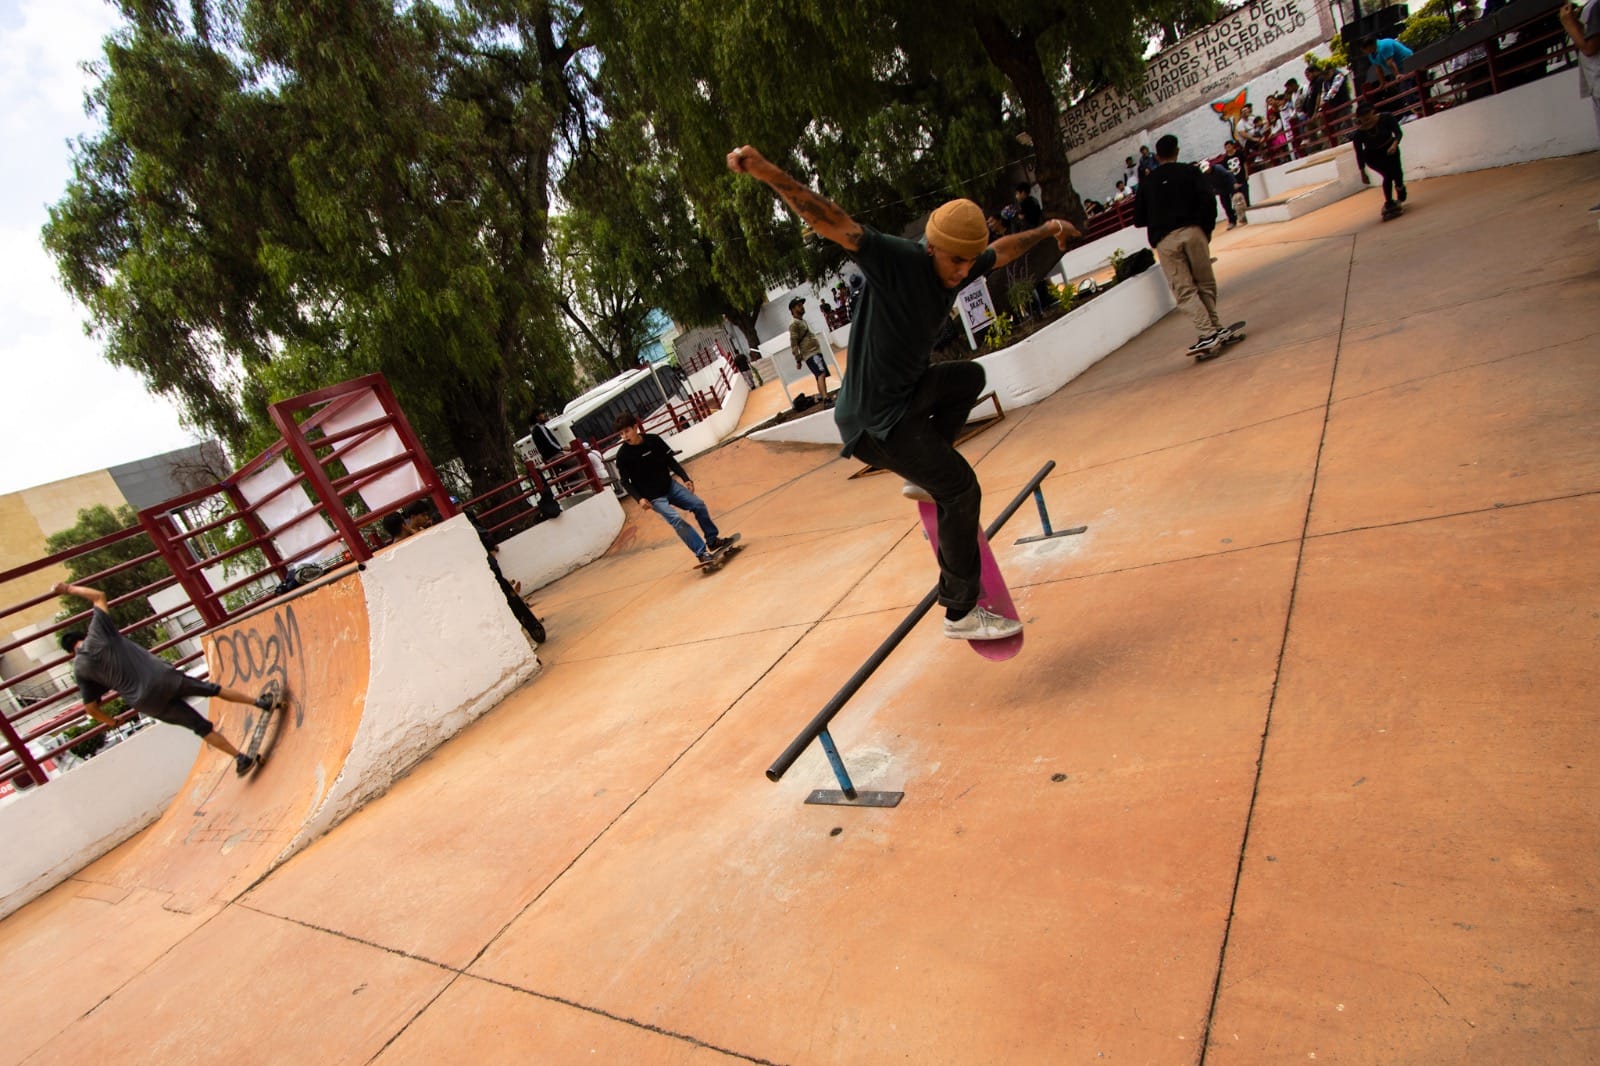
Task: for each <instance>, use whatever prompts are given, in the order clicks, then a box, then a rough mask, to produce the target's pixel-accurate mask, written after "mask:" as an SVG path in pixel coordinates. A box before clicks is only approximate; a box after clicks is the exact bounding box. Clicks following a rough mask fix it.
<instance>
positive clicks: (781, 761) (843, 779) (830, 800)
mask: <svg viewBox="0 0 1600 1066" xmlns="http://www.w3.org/2000/svg"><path fill="white" fill-rule="evenodd" d="M1055 466H1056V463H1055V460H1054V459H1052V460H1050V461H1049V462H1047V463H1045V464H1044V466H1042V467H1040V468H1039V472H1038V473H1037V474H1034V475H1033V477H1032V478H1031V479H1030V480H1029V481H1028V484H1027V485H1026V486H1024V487H1023V489H1022V491H1021V492H1018V493H1017V495H1016V496H1015V497H1013V498H1012V500H1011V502H1010V503H1008V504H1006V506H1005V510H1003V511H1001V512H1000V513H999V514H998V515H996V516H995V520H994V521H993V522H990V523H989V527H988V528H987V529H985V530H984V531H983V535H984V536H985V537H988V538H989V539H990V540H993V539H994V538H995V535H996V534H998V533H999V532H1000V529H1001V527H1003V526H1004V525H1005V524H1006V523H1007V522H1008V521H1010V520H1011V516H1012V515H1014V514H1016V513H1017V509H1018V508H1019V507H1021V506H1022V501H1023V500H1026V499H1027V498H1028V494H1029V493H1033V494H1034V496H1035V498H1036V499H1037V500H1038V503H1039V516H1040V519H1041V520H1042V521H1043V522H1044V528H1045V533H1046V535H1051V534H1050V517H1049V515H1048V514H1047V513H1046V512H1045V509H1044V496H1043V494H1041V493H1040V492H1039V486H1040V485H1041V484H1043V483H1044V479H1045V478H1046V477H1048V476H1049V475H1050V471H1052V470H1054V469H1055ZM1087 528H1088V527H1087V526H1084V527H1081V528H1079V529H1069V530H1063V531H1062V532H1060V533H1057V534H1054V535H1055V536H1066V535H1067V534H1069V533H1082V532H1083V530H1084V529H1087ZM1034 539H1039V538H1034ZM938 599H939V586H938V585H935V586H934V587H933V588H931V589H929V590H928V593H927V595H925V596H923V597H922V602H920V603H918V604H917V605H916V606H915V607H913V608H911V613H910V614H908V615H906V616H905V618H903V619H902V620H901V621H900V624H899V625H897V626H895V627H894V630H893V632H891V633H890V634H889V635H888V636H887V637H884V638H883V641H882V643H880V644H879V645H878V647H877V648H876V649H875V650H874V651H873V653H872V654H871V655H869V656H867V661H866V662H864V663H862V664H861V666H860V668H859V669H857V670H856V672H855V673H854V674H852V675H851V676H850V679H849V680H848V681H846V682H845V683H844V685H843V686H842V687H841V688H840V689H839V691H838V692H835V693H834V694H833V698H832V699H830V700H829V701H828V702H827V703H826V704H824V705H823V708H822V710H820V711H818V712H817V714H816V716H815V717H814V718H812V719H811V721H810V722H809V723H807V725H806V727H805V728H804V729H802V730H801V731H800V735H799V736H797V737H795V738H794V740H792V741H790V742H789V746H788V747H787V748H785V749H784V751H783V754H782V755H779V756H778V758H777V759H776V761H774V762H773V764H772V765H771V766H769V767H767V780H768V781H781V780H782V779H783V775H784V774H786V773H788V771H789V767H791V766H793V765H794V761H795V760H796V759H798V758H799V757H800V753H801V752H803V751H805V749H806V748H807V746H809V745H810V743H811V742H812V741H813V740H815V741H817V742H818V743H820V744H821V745H822V750H823V752H824V753H825V754H826V755H827V756H828V764H829V765H830V766H832V767H833V776H834V777H836V778H837V779H838V781H839V786H840V787H839V788H836V789H833V788H819V789H815V790H814V791H812V793H811V794H810V795H809V796H807V797H806V802H807V803H811V804H826V805H829V806H837V807H897V806H899V804H900V800H901V798H902V797H903V796H904V795H905V793H903V792H857V791H856V787H855V785H854V784H853V783H851V781H850V774H849V773H848V772H847V771H846V770H845V768H844V760H843V759H841V758H839V749H838V748H837V747H836V746H835V745H834V743H833V737H832V736H830V735H829V733H828V723H829V722H831V721H833V717H834V715H836V714H838V713H839V711H840V709H841V708H843V707H844V705H845V703H846V702H848V701H849V699H850V697H851V696H854V695H855V694H856V691H857V690H858V689H860V688H861V686H862V685H864V684H866V682H867V679H868V678H869V677H871V676H872V674H873V671H875V670H877V669H878V667H880V666H882V665H883V661H884V660H885V659H887V658H888V657H889V653H890V652H892V651H894V649H895V648H897V647H898V646H899V645H900V642H901V641H902V640H904V639H905V638H906V635H907V634H909V633H910V632H911V630H912V629H913V628H914V627H915V626H916V624H917V623H918V622H920V621H921V620H922V617H923V616H924V615H926V614H927V613H928V611H929V610H931V609H932V607H933V605H934V604H935V603H937V602H938Z"/></svg>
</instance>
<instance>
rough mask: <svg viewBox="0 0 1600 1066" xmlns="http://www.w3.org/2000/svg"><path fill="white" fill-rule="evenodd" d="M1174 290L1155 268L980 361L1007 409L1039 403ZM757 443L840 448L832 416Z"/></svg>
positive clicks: (765, 432)
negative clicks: (830, 445) (822, 445)
mask: <svg viewBox="0 0 1600 1066" xmlns="http://www.w3.org/2000/svg"><path fill="white" fill-rule="evenodd" d="M1173 306H1174V302H1173V299H1172V290H1171V289H1169V288H1168V287H1167V279H1166V278H1165V277H1164V276H1163V275H1162V273H1161V271H1160V269H1158V268H1156V267H1151V268H1150V269H1149V270H1146V271H1145V272H1144V273H1142V274H1139V275H1136V276H1134V277H1131V278H1129V279H1128V280H1126V281H1124V282H1122V283H1121V284H1120V285H1117V286H1116V287H1115V288H1113V289H1111V290H1110V291H1109V292H1106V293H1105V294H1103V295H1101V296H1097V297H1095V299H1094V300H1092V301H1090V302H1089V303H1088V304H1085V305H1084V306H1083V307H1080V308H1078V309H1077V310H1075V311H1073V312H1072V313H1071V314H1068V315H1066V316H1065V317H1063V318H1060V319H1057V320H1056V321H1054V322H1052V323H1050V324H1049V325H1048V326H1046V327H1045V328H1044V329H1041V330H1040V331H1039V332H1037V333H1034V334H1031V335H1030V336H1028V337H1026V338H1024V339H1023V340H1021V341H1018V342H1017V343H1016V344H1013V345H1012V346H1011V347H1009V348H1006V349H1005V350H1003V351H999V352H995V353H994V354H993V355H985V356H980V357H979V358H978V359H977V360H976V361H977V362H978V364H979V365H980V366H982V367H983V369H984V372H985V373H986V374H987V375H988V377H989V388H991V389H993V390H994V392H995V393H996V395H998V396H999V398H1000V407H1001V408H1002V409H1003V410H1007V411H1010V410H1014V409H1016V408H1018V407H1027V406H1028V405H1029V404H1035V403H1038V402H1039V401H1040V400H1043V399H1044V398H1045V397H1047V396H1050V395H1051V394H1053V393H1055V392H1056V391H1057V390H1059V389H1060V388H1061V387H1062V386H1063V385H1065V384H1066V383H1067V382H1069V381H1071V380H1072V379H1073V378H1075V377H1077V376H1078V375H1079V374H1081V373H1083V372H1084V371H1085V370H1087V369H1089V367H1091V366H1093V365H1094V364H1095V363H1098V362H1099V361H1100V360H1102V359H1104V358H1105V357H1106V356H1108V355H1110V354H1111V353H1112V352H1114V351H1116V350H1117V349H1118V348H1120V347H1122V346H1123V345H1124V344H1126V343H1128V341H1130V340H1132V339H1133V338H1134V337H1137V336H1138V335H1139V334H1140V333H1143V332H1144V331H1145V330H1147V329H1149V328H1150V327H1151V326H1152V325H1154V324H1155V323H1156V322H1159V321H1160V320H1161V319H1162V317H1164V316H1165V315H1166V313H1167V312H1168V311H1170V310H1172V308H1173ZM749 436H750V438H751V439H752V440H759V441H770V442H782V443H788V444H832V445H836V446H837V445H839V444H841V443H842V442H841V441H840V439H839V427H838V426H837V425H835V424H834V421H833V412H832V411H818V412H816V413H815V414H810V415H806V416H805V417H804V418H791V419H790V420H789V421H787V422H784V423H782V424H780V425H776V426H772V427H770V428H768V429H762V430H757V431H756V432H754V433H751V434H750V435H749Z"/></svg>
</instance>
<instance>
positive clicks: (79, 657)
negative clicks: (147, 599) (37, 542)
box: [50, 582, 285, 775]
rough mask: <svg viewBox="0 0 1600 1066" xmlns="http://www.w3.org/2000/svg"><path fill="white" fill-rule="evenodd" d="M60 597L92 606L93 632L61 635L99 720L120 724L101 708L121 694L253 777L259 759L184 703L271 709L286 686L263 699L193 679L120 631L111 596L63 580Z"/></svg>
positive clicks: (143, 711)
mask: <svg viewBox="0 0 1600 1066" xmlns="http://www.w3.org/2000/svg"><path fill="white" fill-rule="evenodd" d="M50 591H51V592H53V593H55V594H56V595H57V596H78V597H81V598H82V599H85V600H88V601H89V605H90V607H91V608H92V611H91V613H90V617H89V628H88V630H86V631H77V630H71V631H68V632H65V633H63V634H61V649H62V650H63V651H65V652H66V653H67V654H68V655H70V656H72V657H73V659H72V672H73V674H74V675H76V677H77V679H78V695H79V696H81V697H82V698H83V709H84V710H85V711H87V712H88V713H89V716H90V717H91V718H93V719H94V720H95V721H97V722H102V723H104V724H105V725H115V724H116V721H117V720H116V719H115V718H113V717H112V716H111V715H109V714H107V713H106V712H105V711H103V710H101V708H100V704H101V702H102V701H103V700H104V699H105V697H106V694H107V693H109V692H111V691H112V690H115V691H116V692H117V694H118V695H120V696H121V697H122V699H123V701H124V702H125V703H127V704H128V705H129V706H130V707H132V708H133V709H134V710H136V711H138V712H139V713H140V714H142V715H144V716H145V717H147V718H154V719H155V720H156V721H158V722H166V723H167V724H168V725H176V726H182V727H183V728H185V729H188V730H190V731H191V732H193V733H194V734H195V735H196V736H198V737H199V738H200V739H201V740H203V741H205V742H206V744H207V745H209V746H210V747H213V748H215V749H217V750H218V751H220V752H222V753H223V754H225V755H231V756H233V764H234V772H235V773H238V774H241V775H242V774H245V773H248V772H249V770H250V768H251V767H252V766H254V765H255V760H253V759H251V758H250V757H248V756H245V755H241V754H240V753H239V749H238V748H235V747H234V746H233V745H232V744H230V743H228V740H227V738H226V737H224V736H223V735H222V734H220V733H218V732H217V729H216V726H214V725H212V724H211V722H209V721H208V720H207V719H206V718H205V716H204V715H202V714H201V713H200V712H199V711H197V710H195V709H194V708H193V707H191V706H189V704H187V703H186V702H184V700H185V699H186V698H187V697H190V696H205V697H208V698H212V697H215V698H220V699H224V700H227V701H228V702H229V703H244V704H250V705H252V706H255V707H259V708H261V709H262V710H267V709H269V708H271V707H273V706H274V703H275V702H276V705H277V706H280V707H281V706H282V705H283V701H284V699H285V693H284V691H283V690H282V689H281V688H280V689H278V690H277V691H276V692H275V693H274V692H272V691H271V690H269V691H266V692H263V693H261V695H259V696H250V695H248V694H246V693H244V692H240V691H239V690H238V689H233V688H223V687H222V686H221V685H218V684H214V683H213V682H210V681H202V680H200V679H199V678H195V677H190V676H189V675H188V674H186V673H184V672H183V671H182V670H179V669H178V668H177V667H175V666H173V665H172V664H171V663H168V662H166V661H164V660H162V659H158V658H156V656H154V655H151V654H150V653H149V652H148V651H145V650H144V649H143V648H141V647H139V645H137V644H135V643H134V642H133V641H131V640H129V639H128V638H127V637H125V636H123V635H122V634H121V633H120V632H118V631H117V624H116V623H115V622H113V621H112V620H111V616H110V615H109V614H107V613H106V594H105V593H103V592H101V591H100V590H99V589H96V588H90V587H89V586H87V585H68V584H67V583H65V582H57V583H56V584H55V585H54V586H53V587H52V588H51V590H50Z"/></svg>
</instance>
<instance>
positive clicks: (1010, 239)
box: [989, 218, 1083, 269]
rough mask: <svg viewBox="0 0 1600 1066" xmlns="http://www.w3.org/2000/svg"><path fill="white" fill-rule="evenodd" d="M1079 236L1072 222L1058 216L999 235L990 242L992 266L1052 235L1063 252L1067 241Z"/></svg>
mask: <svg viewBox="0 0 1600 1066" xmlns="http://www.w3.org/2000/svg"><path fill="white" fill-rule="evenodd" d="M1081 236H1083V234H1081V233H1079V232H1078V227H1076V226H1074V225H1073V224H1072V223H1070V222H1067V221H1065V220H1064V219H1059V218H1052V219H1048V220H1047V221H1046V222H1045V224H1044V225H1042V226H1037V227H1035V228H1033V229H1030V230H1023V231H1022V232H1021V233H1013V234H1010V235H1009V236H1006V237H1001V238H1000V239H999V240H997V241H995V242H994V243H993V244H991V245H990V246H989V247H991V248H993V249H994V268H995V269H998V268H999V267H1003V266H1005V265H1006V264H1007V263H1009V262H1011V261H1013V260H1015V259H1018V258H1020V257H1022V256H1023V255H1025V254H1027V251H1028V249H1029V248H1032V247H1033V246H1034V245H1036V244H1038V243H1039V242H1040V241H1042V240H1048V239H1049V238H1051V237H1054V238H1055V242H1056V247H1058V248H1060V249H1061V250H1062V251H1063V252H1064V251H1066V250H1067V242H1068V241H1070V240H1073V239H1075V238H1077V237H1081Z"/></svg>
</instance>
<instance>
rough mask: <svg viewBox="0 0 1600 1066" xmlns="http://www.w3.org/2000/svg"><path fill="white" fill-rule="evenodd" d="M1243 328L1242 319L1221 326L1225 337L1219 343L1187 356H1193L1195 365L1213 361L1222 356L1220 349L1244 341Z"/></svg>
mask: <svg viewBox="0 0 1600 1066" xmlns="http://www.w3.org/2000/svg"><path fill="white" fill-rule="evenodd" d="M1244 327H1245V323H1244V320H1243V319H1240V320H1239V321H1238V322H1235V323H1234V324H1233V325H1231V326H1223V327H1222V328H1223V330H1224V331H1225V332H1226V333H1227V336H1226V337H1224V338H1222V340H1221V341H1220V342H1218V343H1216V344H1213V345H1212V346H1211V347H1209V348H1207V349H1206V350H1205V351H1202V352H1191V353H1189V354H1191V355H1193V356H1194V361H1195V362H1197V363H1203V362H1205V361H1206V360H1207V359H1215V358H1216V357H1217V356H1219V355H1221V354H1222V349H1224V348H1226V347H1227V346H1228V345H1230V344H1238V343H1239V342H1240V341H1242V340H1244Z"/></svg>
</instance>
